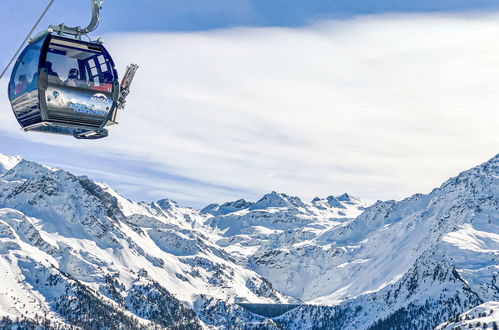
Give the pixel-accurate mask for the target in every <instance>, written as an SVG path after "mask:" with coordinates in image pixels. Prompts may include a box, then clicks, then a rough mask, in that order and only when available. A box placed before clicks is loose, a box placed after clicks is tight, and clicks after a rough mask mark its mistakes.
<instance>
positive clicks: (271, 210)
mask: <svg viewBox="0 0 499 330" xmlns="http://www.w3.org/2000/svg"><path fill="white" fill-rule="evenodd" d="M498 261H499V155H498V156H496V157H494V158H492V159H491V160H490V161H488V162H487V163H485V164H483V165H480V166H477V167H475V168H473V169H471V170H468V171H465V172H463V173H461V174H459V175H458V176H457V177H455V178H452V179H450V180H448V181H447V182H445V183H444V184H443V185H442V186H441V187H439V188H436V189H434V190H433V191H432V192H431V193H429V194H427V195H422V194H417V195H414V196H412V197H409V198H407V199H404V200H402V201H399V202H396V201H386V202H381V201H378V202H376V203H375V204H374V205H372V206H369V207H368V206H367V205H366V204H365V203H363V202H362V201H361V200H360V199H358V198H356V197H353V196H351V195H349V194H343V195H338V196H329V197H325V198H314V199H313V200H312V201H311V202H305V201H302V200H300V199H299V198H298V197H293V196H288V195H286V194H283V193H277V192H271V193H269V194H266V195H265V196H263V197H262V198H261V199H260V200H258V201H256V202H247V201H245V200H237V201H234V202H227V203H223V204H221V205H218V204H211V205H209V206H207V207H205V208H204V209H202V210H194V209H191V208H184V207H182V206H180V205H178V204H177V203H175V202H174V201H171V200H161V201H157V202H153V203H144V202H141V203H135V202H133V201H130V200H127V199H125V198H123V197H122V196H121V195H119V193H117V192H116V191H114V190H113V189H112V188H111V187H109V186H107V185H105V184H102V183H97V182H94V181H92V180H90V179H89V178H87V177H77V176H74V175H72V174H71V173H69V172H67V171H64V170H60V169H51V168H47V167H45V166H43V165H40V164H37V163H34V162H30V161H27V160H24V159H22V158H20V157H10V156H4V155H0V263H1V264H2V266H1V267H0V273H1V274H0V278H2V279H5V280H4V281H3V283H4V284H2V285H0V317H1V316H3V315H5V316H9V317H10V318H12V319H14V318H16V317H21V318H24V319H25V320H27V321H26V322H35V323H36V322H38V321H37V320H36V317H35V315H38V317H39V318H40V317H41V316H43V318H44V320H48V321H50V322H55V323H57V324H59V325H60V324H74V325H79V326H82V327H84V328H85V327H87V328H92V327H95V326H96V325H98V324H102V323H103V322H104V323H105V324H107V325H108V326H109V327H110V328H114V327H113V325H116V324H126V325H127V326H128V327H130V328H141V327H142V328H146V327H151V326H154V325H156V326H161V327H170V328H200V327H210V328H231V329H232V328H235V329H238V328H239V329H246V328H251V327H253V326H258V327H260V328H264V329H267V328H268V329H312V328H314V329H368V328H371V329H390V328H400V329H404V328H407V329H409V328H413V329H414V328H415V329H426V328H431V327H435V326H437V325H439V324H441V323H443V322H445V321H449V322H451V320H453V319H454V320H455V318H456V315H458V314H460V313H464V312H466V311H468V310H470V309H472V308H474V307H476V306H478V305H480V304H483V303H486V302H489V301H497V300H499V283H498V277H499V275H498V273H499V266H498V265H499V262H498ZM300 301H301V302H302V303H303V306H301V307H299V308H296V309H294V310H292V311H289V312H287V313H286V314H284V315H282V316H280V317H276V318H274V319H267V318H265V317H262V316H258V315H255V314H252V313H250V312H248V310H246V309H244V308H242V307H240V306H239V305H237V304H236V303H237V302H251V303H270V304H279V303H297V302H300ZM490 304H493V303H492V302H491V303H490ZM89 306H92V308H89ZM85 308H86V309H85ZM82 311H83V314H84V315H85V317H84V318H82V317H81V316H79V314H81V313H82ZM109 313H111V314H112V315H116V317H115V318H112V320H109V319H106V318H105V317H106V315H108V314H109ZM48 321H47V322H48ZM99 322H100V323H99ZM106 322H107V323H106ZM113 322H114V323H113ZM447 325H448V324H447Z"/></svg>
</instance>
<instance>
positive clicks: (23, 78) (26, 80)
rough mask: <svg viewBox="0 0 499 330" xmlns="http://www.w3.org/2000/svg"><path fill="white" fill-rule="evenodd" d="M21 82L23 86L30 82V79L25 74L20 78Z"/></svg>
mask: <svg viewBox="0 0 499 330" xmlns="http://www.w3.org/2000/svg"><path fill="white" fill-rule="evenodd" d="M19 82H20V83H21V84H23V83H27V82H28V77H26V75H25V74H22V75H20V76H19Z"/></svg>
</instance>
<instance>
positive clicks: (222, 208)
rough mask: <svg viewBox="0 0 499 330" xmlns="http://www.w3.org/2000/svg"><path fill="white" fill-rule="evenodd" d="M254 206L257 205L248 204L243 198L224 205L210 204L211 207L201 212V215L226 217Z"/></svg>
mask: <svg viewBox="0 0 499 330" xmlns="http://www.w3.org/2000/svg"><path fill="white" fill-rule="evenodd" d="M253 204H255V203H252V202H247V201H246V200H244V199H242V198H241V199H238V200H235V201H232V202H226V203H223V204H222V205H219V204H210V205H208V206H206V207H205V208H203V209H202V210H201V213H202V214H211V215H215V216H217V215H224V214H228V213H232V212H236V211H240V210H244V209H247V208H249V207H251V206H252V205H253Z"/></svg>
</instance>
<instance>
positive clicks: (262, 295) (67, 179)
mask: <svg viewBox="0 0 499 330" xmlns="http://www.w3.org/2000/svg"><path fill="white" fill-rule="evenodd" d="M0 159H2V166H3V168H5V169H6V171H5V172H4V173H3V174H2V175H0V265H1V267H0V268H1V272H2V274H1V277H0V278H2V285H0V311H1V313H2V314H5V315H10V316H21V315H23V314H24V313H25V312H26V313H28V314H30V313H35V312H37V311H38V312H40V311H43V310H47V311H48V310H50V308H49V306H48V304H47V300H50V299H51V297H56V295H57V292H56V291H54V288H43V286H40V285H39V283H38V282H37V283H34V282H33V281H36V279H34V278H32V277H31V274H33V273H34V268H35V267H38V266H40V265H42V266H43V267H45V269H48V270H50V269H57V270H59V271H62V272H63V273H65V274H69V275H70V276H71V277H72V278H74V279H76V280H78V281H80V282H81V283H84V284H85V285H88V286H89V287H90V288H93V289H94V290H96V292H101V293H102V294H103V295H104V296H105V295H106V293H105V292H102V286H103V284H104V283H105V277H106V275H111V276H113V278H115V279H117V280H119V282H121V283H122V284H123V285H124V286H125V288H130V286H131V285H132V282H134V281H136V280H137V276H145V275H140V274H147V277H148V278H150V279H152V280H154V281H156V282H158V283H160V284H161V285H162V286H163V287H165V288H167V289H168V291H170V292H171V293H172V294H174V295H175V297H176V298H177V299H180V300H181V301H184V302H186V303H187V304H191V305H192V303H193V302H194V301H196V299H198V297H199V296H200V295H207V296H210V297H214V298H217V299H220V300H224V301H228V302H230V301H234V300H235V299H238V300H240V301H251V302H261V303H273V302H288V301H293V299H291V298H289V297H286V296H284V295H283V294H281V293H279V292H277V291H276V290H274V289H272V287H271V286H270V284H269V283H268V282H267V281H266V280H265V279H263V278H262V277H261V276H260V275H258V274H257V273H255V272H254V271H252V270H249V269H246V268H244V267H243V266H241V265H238V264H237V263H236V262H235V260H234V259H233V258H232V257H231V256H230V255H229V254H228V253H227V252H226V251H224V249H222V248H220V247H219V246H217V245H216V244H214V243H213V242H211V241H210V239H209V238H208V236H206V235H204V234H203V225H202V224H203V222H204V218H203V217H202V216H201V215H200V213H199V211H197V210H193V209H190V208H183V207H181V206H179V205H178V204H177V203H175V202H173V201H169V200H161V201H158V202H153V203H150V204H147V203H135V202H132V201H130V200H127V199H125V198H123V197H122V196H121V195H120V194H119V193H117V192H116V191H114V190H113V189H112V188H110V187H109V186H107V185H105V184H102V183H96V182H93V181H92V180H90V179H88V178H87V177H77V176H74V175H72V174H71V173H69V172H66V171H64V170H60V169H51V168H48V167H45V166H42V165H40V164H37V163H35V162H30V161H27V160H24V159H17V158H12V157H8V156H2V157H1V158H0ZM16 162H17V164H15V163H16ZM60 294H62V292H61V293H60ZM20 306H23V307H20Z"/></svg>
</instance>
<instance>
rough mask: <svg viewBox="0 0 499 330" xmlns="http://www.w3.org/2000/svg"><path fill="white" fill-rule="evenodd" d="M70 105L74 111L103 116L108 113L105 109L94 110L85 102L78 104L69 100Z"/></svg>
mask: <svg viewBox="0 0 499 330" xmlns="http://www.w3.org/2000/svg"><path fill="white" fill-rule="evenodd" d="M68 106H69V107H70V108H71V109H73V111H74V112H78V113H84V114H87V115H92V116H101V117H102V116H104V115H105V114H106V113H105V112H104V111H98V110H92V109H90V108H89V107H87V106H86V105H85V104H78V103H73V102H69V104H68Z"/></svg>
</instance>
